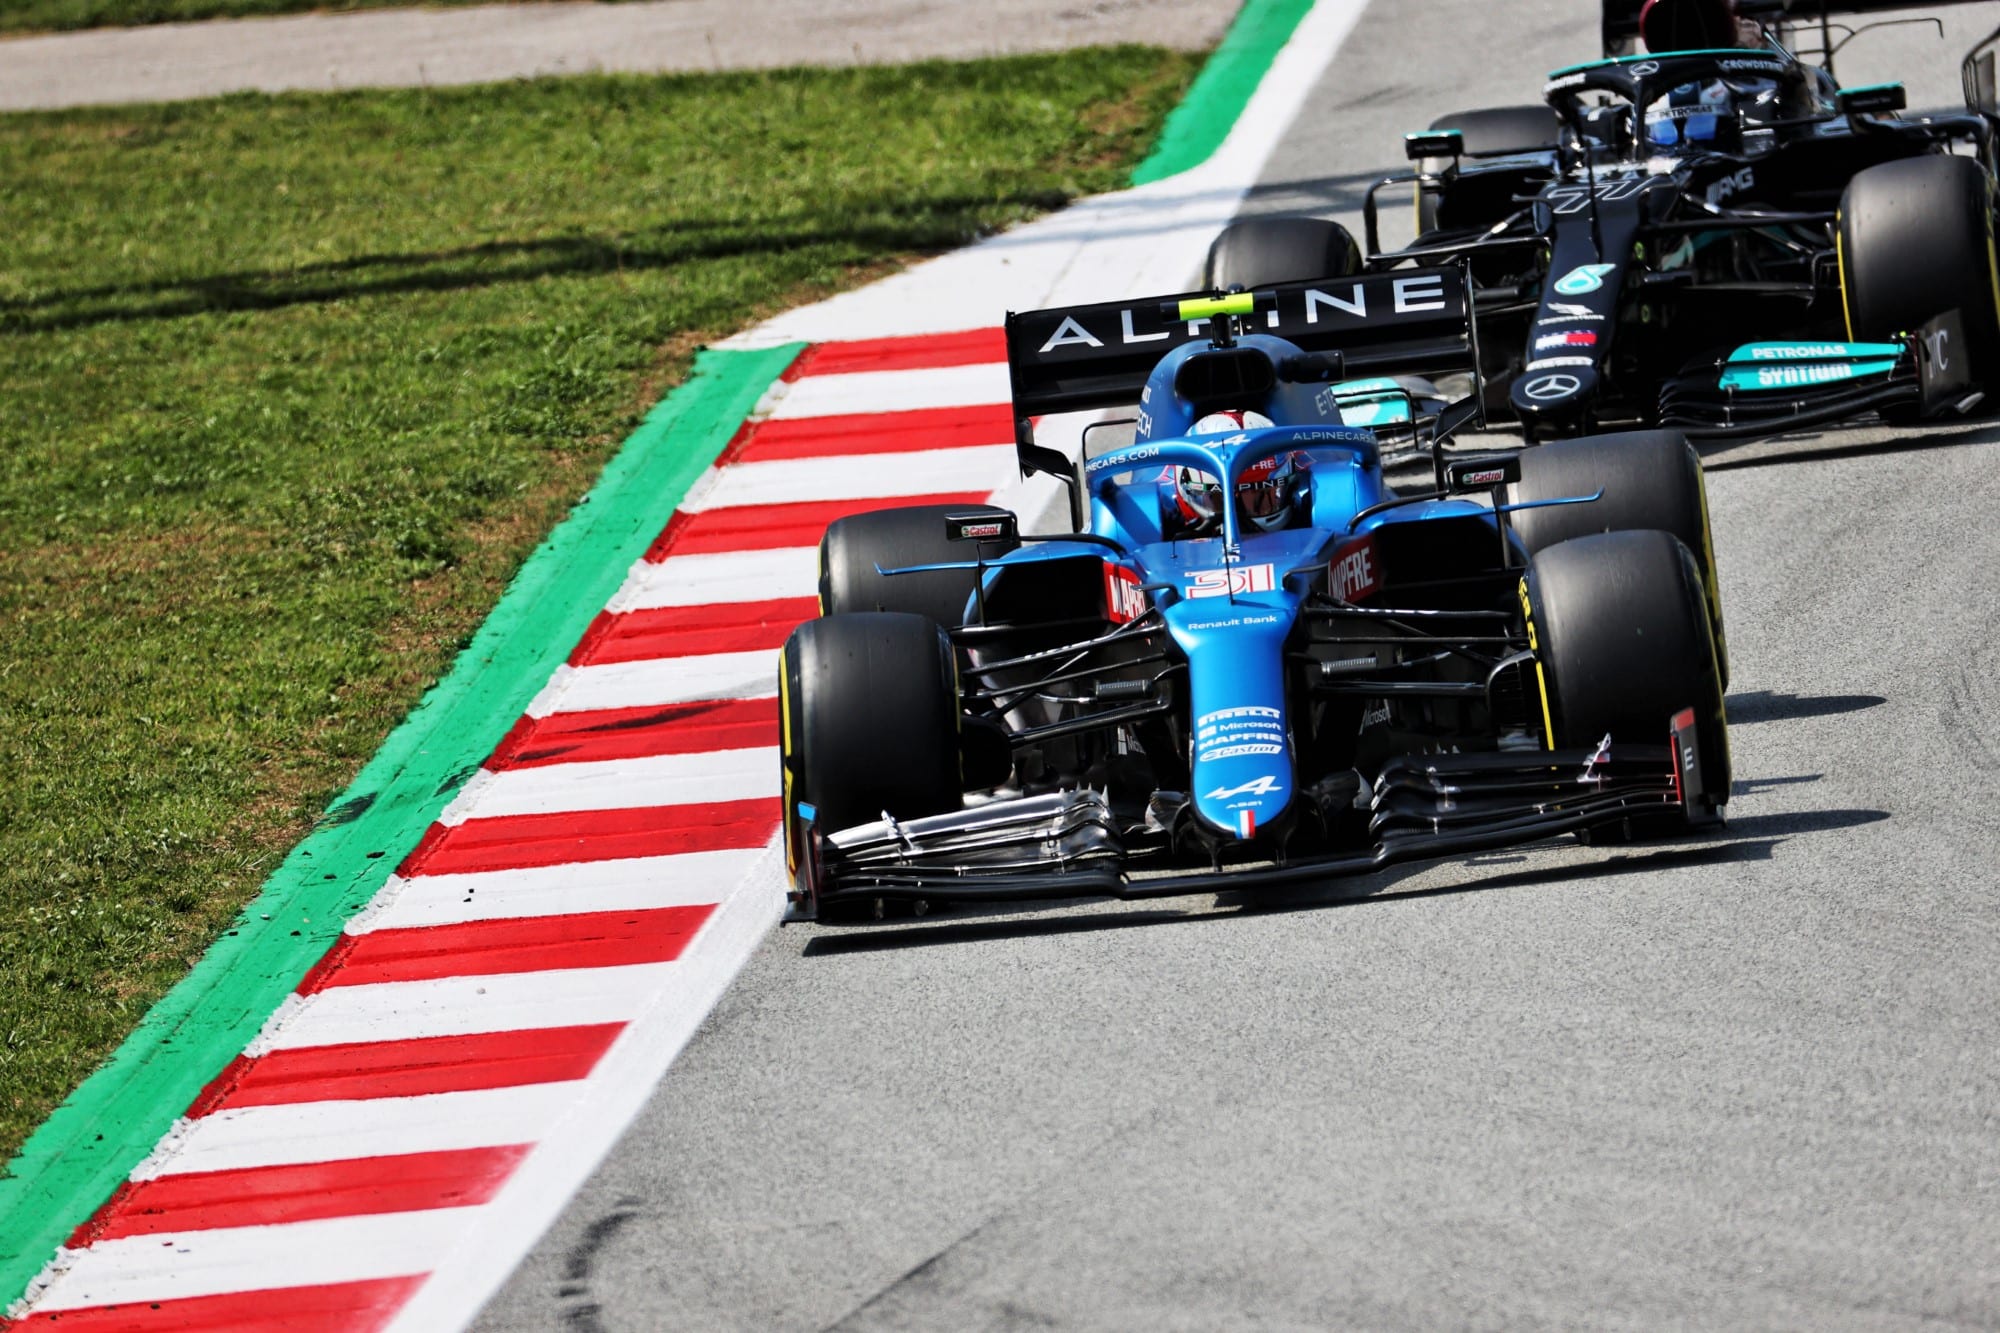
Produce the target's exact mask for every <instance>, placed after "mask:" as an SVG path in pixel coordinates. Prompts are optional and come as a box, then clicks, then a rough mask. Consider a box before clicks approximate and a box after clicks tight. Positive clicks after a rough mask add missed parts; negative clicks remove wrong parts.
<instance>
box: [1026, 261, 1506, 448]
mask: <svg viewBox="0 0 2000 1333" xmlns="http://www.w3.org/2000/svg"><path fill="white" fill-rule="evenodd" d="M1212 295H1213V293H1209V292H1192V293H1186V294H1184V295H1182V296H1169V297H1149V298H1146V299H1143V300H1136V301H1111V302H1107V303H1105V304H1102V305H1085V306H1067V307H1061V308H1057V309H1052V310H1029V311H1024V312H1020V313H1009V314H1008V316H1007V373H1008V377H1009V379H1010V381H1011V383H1012V388H1013V399H1014V420H1015V442H1016V445H1017V447H1018V449H1019V450H1020V455H1021V470H1022V471H1023V473H1030V472H1050V471H1054V472H1056V473H1057V475H1062V473H1064V472H1066V471H1067V468H1068V463H1067V460H1066V459H1064V458H1063V456H1062V455H1060V454H1055V453H1054V451H1052V450H1048V449H1045V448H1041V447H1038V446H1037V445H1036V444H1035V443H1034V438H1035V436H1034V426H1033V421H1034V418H1036V417H1038V416H1042V415H1045V414H1048V413H1052V412H1084V411H1094V410H1097V409H1101V408H1109V407H1129V406H1133V405H1136V404H1137V403H1138V401H1139V396H1140V394H1141V393H1142V392H1144V390H1145V387H1146V378H1147V376H1149V375H1150V374H1151V373H1152V371H1153V367H1154V366H1156V365H1158V364H1159V362H1160V358H1161V357H1163V356H1165V355H1166V354H1167V353H1168V352H1170V351H1172V350H1173V349H1174V348H1176V347H1179V346H1181V345H1183V344H1185V343H1190V342H1203V341H1210V340H1212V339H1213V337H1214V330H1213V329H1212V328H1211V327H1210V321H1209V320H1207V319H1194V320H1186V319H1182V318H1180V317H1179V313H1178V309H1179V305H1180V303H1181V302H1182V301H1201V300H1206V299H1207V298H1209V297H1210V296H1212ZM1256 296H1257V303H1256V304H1257V313H1256V314H1253V315H1250V316H1247V317H1244V318H1243V319H1242V322H1241V324H1240V325H1239V328H1238V331H1240V332H1243V333H1269V334H1275V335H1276V336H1278V337H1280V338H1284V339H1287V340H1289V341H1290V342H1293V343H1295V344H1297V345H1298V347H1299V348H1300V349H1301V350H1302V351H1305V352H1308V353H1320V354H1328V353H1338V354H1339V356H1340V359H1341V364H1342V365H1343V366H1344V367H1345V371H1344V373H1347V374H1359V373H1369V374H1386V373H1405V374H1411V375H1435V374H1444V373H1450V372H1453V371H1470V370H1474V369H1475V368H1476V366H1477V364H1478V359H1479V355H1478V342H1477V337H1476V334H1475V332H1474V330H1473V326H1472V283H1471V279H1470V277H1469V275H1468V274H1467V272H1466V269H1465V267H1464V266H1463V265H1451V266H1449V267H1442V268H1400V269H1395V270H1393V271H1390V272H1386V273H1367V274H1354V275H1351V276H1349V277H1343V278H1321V279H1318V280H1315V281H1311V282H1290V283H1281V284H1279V285H1277V286H1274V287H1271V288H1268V289H1262V290H1260V291H1258V292H1257V293H1256ZM1222 318H1234V317H1233V316H1223V317H1222ZM1052 454H1053V455H1054V456H1053V457H1051V455H1052Z"/></svg>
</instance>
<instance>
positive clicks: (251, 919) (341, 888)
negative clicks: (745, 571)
mask: <svg viewBox="0 0 2000 1333" xmlns="http://www.w3.org/2000/svg"><path fill="white" fill-rule="evenodd" d="M803 347H804V344H803V343H792V344H790V345H787V346H784V347H778V348H773V349H772V350H770V351H761V352H717V351H704V352H702V353H701V354H700V355H699V356H698V357H697V358H696V360H695V365H694V373H693V374H692V376H691V377H690V378H689V380H688V382H687V383H686V384H684V385H682V386H681V387H680V388H679V389H677V390H675V391H674V392H673V393H672V394H671V395H669V396H668V397H667V399H666V400H665V401H664V402H662V403H661V404H660V405H659V406H658V407H656V408H654V409H653V410H652V412H650V413H649V414H648V415H647V417H646V419H645V421H644V423H642V424H641V425H640V427H639V429H638V430H637V431H635V432H633V434H632V437H631V438H630V439H628V440H626V441H625V443H624V445H623V446H622V447H621V448H620V449H619V451H618V453H617V455H616V456H614V457H613V458H612V460H611V462H610V463H609V464H608V465H606V467H605V469H604V472H603V475H602V476H600V477H599V478H598V480H597V484H596V485H595V486H594V487H592V488H591V491H590V494H589V495H588V496H586V497H585V498H584V500H583V501H582V503H580V504H579V505H577V507H576V508H575V509H573V510H571V511H570V514H569V517H568V518H566V519H564V520H563V522H562V523H561V524H560V525H559V526H558V527H557V528H556V530H555V531H554V532H553V533H551V534H550V535H549V538H548V540H547V541H545V542H543V543H542V545H541V546H540V547H539V548H538V549H537V550H536V551H535V553H534V554H533V555H532V556H530V557H529V558H528V560H527V562H526V563H525V564H524V565H522V567H521V570H520V572H519V573H518V574H516V575H515V576H514V580H513V582H512V583H511V584H509V585H508V588H507V591H506V593H505V594H504V595H503V596H502V597H501V599H500V604H499V605H498V606H496V607H495V608H494V609H493V613H492V614H491V615H490V616H488V617H487V619H486V623H485V624H484V625H482V626H480V628H479V632H478V633H477V634H475V635H474V636H473V639H472V642H471V644H470V645H468V646H467V647H466V649H465V651H464V652H462V653H460V654H459V656H458V660H457V661H456V662H454V663H453V664H452V668H451V671H450V673H449V674H447V675H446V676H445V678H444V679H443V680H442V681H440V682H439V683H438V684H437V686H436V687H435V688H433V689H432V690H431V691H430V693H428V694H426V695H425V696H424V698H423V701H422V702H421V703H419V704H418V705H417V707H416V708H415V709H414V710H413V711H412V712H411V713H410V715H409V717H408V718H406V719H404V721H403V723H402V725H400V726H399V727H397V728H396V730H395V731H394V732H392V733H390V736H389V738H388V740H387V741H385V742H384V743H383V745H382V748H381V750H380V751H379V752H378V753H377V754H376V755H375V757H374V758H373V759H371V760H370V761H369V762H368V765H367V766H366V767H365V768H363V769H362V770H361V773H360V775H359V776H358V777H356V778H355V780H354V783H353V785H352V786H350V787H349V788H348V789H347V791H346V792H345V793H343V794H342V796H341V798H340V800H339V801H337V802H336V803H335V804H334V806H333V808H332V809H330V810H329V811H328V812H327V813H326V815H324V816H323V817H322V818H321V820H320V822H319V825H318V826H317V827H316V828H315V829H314V831H313V832H312V833H311V834H310V835H309V836H308V837H307V838H306V839H305V840H304V841H303V842H301V843H300V844H299V845H298V846H297V847H296V848H294V849H293V851H292V853H291V855H290V856H288V857H286V858H285V861H284V863H283V864H282V865H280V866H279V867H278V869H277V871H276V872H275V873H273V874H272V876H271V878H270V879H269V880H267V881H266V882H265V884H264V887H263V889H262V891H261V892H260V893H259V894H258V896H257V898H256V900H255V901H253V902H252V903H251V904H250V905H249V906H248V907H247V908H245V909H244V910H243V913H242V915H241V916H239V917H238V918H237V920H236V921H235V923H234V924H233V925H232V926H231V927H230V929H229V930H228V931H227V932H225V933H224V934H223V936H222V938H221V939H219V940H217V941H216V942H215V944H214V945H213V946H212V947H211V948H210V949H209V950H208V952H207V953H206V954H204V955H202V959H201V961H200V962H199V963H197V964H196V965H195V967H194V970H193V971H192V972H190V973H189V974H188V975H187V977H186V978H184V979H183V980H182V981H181V983H180V984H179V985H177V986H175V987H174V988H173V989H172V990H171V991H169V992H167V994H166V996H165V997H164V998H162V999H161V1000H160V1002H159V1003H158V1004H155V1005H154V1006H153V1008H152V1009H151V1010H150V1011H149V1012H148V1013H147V1015H146V1017H145V1018H144V1019H142V1020H141V1021H140V1024H139V1026H138V1028H137V1029H135V1030H134V1031H133V1033H132V1035H131V1036H130V1037H128V1038H126V1040H125V1043H124V1044H123V1045H122V1046H120V1047H119V1048H118V1050H117V1052H116V1053H115V1054H113V1055H112V1057H111V1059H110V1060H109V1061H108V1062H107V1063H106V1064H105V1065H104V1066H103V1067H102V1068H100V1069H99V1070H98V1071H97V1072H96V1073H95V1074H93V1075H91V1076H90V1078H89V1079H87V1080H85V1082H84V1084H83V1086H82V1087H80V1088H78V1089H77V1090H76V1092H75V1093H74V1094H73V1095H72V1096H71V1097H70V1098H69V1100H68V1101H66V1102H64V1103H63V1104H62V1105H61V1106H60V1107H58V1108H56V1111H55V1113H54V1114H53V1115H51V1116H50V1117H49V1118H48V1119H47V1120H46V1121H44V1122H43V1124H42V1125H41V1127H40V1128H39V1129H37V1130H36V1131H35V1133H34V1135H33V1136H32V1137H31V1138H29V1140H28V1141H27V1143H26V1144H25V1145H23V1147H22V1149H21V1152H20V1155H19V1156H18V1157H16V1158H15V1159H14V1160H13V1161H12V1162H10V1163H8V1166H7V1172H6V1174H5V1175H4V1176H0V1219H4V1226H0V1310H4V1309H5V1308H6V1306H7V1305H9V1304H11V1303H12V1302H13V1301H15V1300H16V1299H18V1298H19V1297H20V1296H21V1295H22V1293H23V1292H24V1291H25V1290H26V1288H27V1285H28V1283H29V1282H31V1281H33V1280H34V1277H35V1275H36V1274H37V1273H38V1272H40V1271H41V1268H42V1266H43V1265H44V1264H45V1263H47V1262H48V1260H49V1257H50V1256H51V1255H52V1254H54V1253H55V1250H56V1247H57V1246H59V1245H61V1244H62V1243H63V1242H64V1241H65V1240H66V1239H67V1238H68V1237H69V1235H70V1233H71V1232H73V1231H74V1230H75V1229H76V1228H77V1227H78V1226H79V1225H80V1224H81V1223H82V1222H83V1221H84V1220H85V1219H87V1218H88V1217H89V1216H90V1214H91V1213H92V1212H94V1211H95V1210H96V1209H97V1207H98V1205H100V1204H101V1203H103V1201H104V1200H105V1199H107V1198H109V1197H110V1195H111V1192H112V1191H113V1190H115V1189H116V1188H117V1187H118V1185H119V1184H120V1183H121V1182H122V1181H123V1180H124V1179H125V1178H126V1176H128V1175H130V1174H131V1172H132V1168H133V1167H135V1166H137V1165H138V1164H139V1163H140V1161H142V1160H143V1159H144V1158H145V1156H146V1155H147V1154H148V1153H149V1152H151V1151H152V1149H153V1145H154V1144H156V1143H157V1142H158V1141H159V1139H160V1136H161V1135H163V1134H165V1133H166V1131H167V1129H168V1128H169V1127H170V1126H171V1125H172V1124H173V1122H174V1120H175V1118H176V1117H177V1116H179V1114H180V1113H181V1112H182V1111H183V1110H185V1109H186V1108H187V1106H188V1105H189V1104H190V1103H191V1102H193V1101H194V1099H195V1097H196V1096H197V1095H199V1093H200V1092H201V1090H202V1089H203V1088H204V1087H205V1086H207V1084H208V1083H209V1082H210V1081H211V1080H213V1079H214V1078H215V1076H216V1075H217V1074H219V1073H220V1072H221V1071H222V1069H223V1067H224V1066H225V1065H227V1064H228V1063H229V1062H230V1060H232V1059H234V1058H235V1056H236V1055H237V1053H238V1052H240V1051H241V1050H242V1049H243V1047H244V1046H245V1045H247V1044H248V1043H249V1041H250V1039H251V1038H252V1037H254V1036H256V1034H257V1031H258V1029H259V1028H261V1027H262V1026H263V1024H264V1022H265V1020H266V1019H267V1018H269V1017H270V1015H271V1013H272V1011H273V1010H275V1009H276V1008H277V1007H278V1006H279V1005H280V1004H281V1003H283V1002H284V999H285V997H286V996H287V995H290V994H291V993H292V991H293V990H294V989H296V988H297V985H298V982H299V979H300V978H301V977H302V976H304V975H305V973H306V970H307V969H308V968H310V967H311V966H312V965H313V964H314V963H315V962H317V961H319V958H320V956H321V955H322V954H324V953H325V952H326V950H327V948H328V946H329V945H331V944H332V943H333V940H334V938H335V937H336V936H337V935H338V934H339V933H340V929H341V927H342V926H343V925H344V924H345V923H346V921H347V919H348V917H349V916H351V915H352V914H353V913H354V912H356V911H358V910H359V909H360V908H361V907H363V906H364V905H366V904H367V902H368V900H369V899H370V898H372V897H374V895H375V892H376V890H377V889H379V888H381V887H382V885H383V884H384V883H385V882H386V881H387V880H388V878H389V874H390V872H391V871H392V870H394V869H395V867H396V866H397V865H399V864H401V862H402V860H403V858H404V857H405V856H407V855H408V854H409V853H410V851H411V850H412V849H413V848H414V847H415V846H416V844H417V841H418V840H419V839H420V838H421V837H422V836H423V833H424V831H425V830H426V829H428V828H429V827H430V825H431V823H432V822H433V821H434V820H435V819H436V818H437V815H438V813H439V811H441V810H442V809H443V808H444V807H445V805H446V804H447V803H448V802H449V801H450V799H451V797H452V796H453V794H454V793H456V792H457V790H458V789H459V787H460V786H462V785H463V784H464V782H465V781H466V779H467V778H469V777H471V776H472V774H473V773H474V772H476V771H477V770H478V767H479V764H480V763H481V762H482V761H483V760H484V759H485V758H486V756H487V755H489V754H491V753H492V752H493V749H494V747H495V746H496V745H498V744H499V743H500V740H501V738H502V737H504V736H505V735H506V733H507V730H508V728H509V727H511V726H513V724H514V722H515V721H516V720H517V719H518V718H519V717H520V716H521V713H522V711H523V710H524V709H525V708H526V707H527V706H528V704H529V702H530V701H531V700H532V699H533V698H534V696H535V694H536V692H537V691H539V690H540V689H541V688H542V686H543V685H544V684H546V683H547V682H548V679H549V676H550V674H551V673H553V672H554V671H555V669H556V668H557V667H558V666H560V665H561V664H562V661H563V659H564V658H565V657H566V656H568V654H569V652H570V649H571V648H572V647H573V646H574V645H575V644H576V642H577V640H578V639H580V638H582V637H583V633H584V631H585V630H586V629H588V628H589V626H590V622H591V621H592V619H594V618H595V617H596V615H597V613H598V612H599V611H601V610H603V608H604V604H605V603H606V602H608V601H610V600H611V597H612V595H613V594H614V593H616V592H617V591H618V587H619V584H620V583H621V582H622V581H623V580H624V578H625V575H626V573H627V571H628V570H630V568H631V567H632V564H633V562H635V561H636V560H638V559H639V557H640V556H641V555H643V554H645V551H646V548H647V546H649V545H650V544H651V543H652V541H653V540H654V538H656V537H657V536H658V535H659V532H660V528H661V526H662V525H663V523H664V521H665V517H666V514H667V512H668V511H669V510H670V509H671V508H672V506H673V504H674V503H675V502H676V501H678V500H679V499H680V497H681V496H682V495H684V494H686V492H687V488H688V487H689V486H690V485H691V484H692V483H693V482H694V480H695V479H696V478H697V477H699V476H700V475H701V473H702V470H703V469H705V468H706V467H708V466H709V464H711V463H713V462H714V461H715V458H716V456H717V455H718V454H720V453H721V452H722V450H723V447H724V446H725V445H727V444H728V443H729V440H730V437H731V436H733V435H734V434H735V433H736V429H737V427H738V426H740V425H741V424H742V422H743V419H744V417H746V416H748V415H749V413H750V409H751V408H752V407H754V406H756V403H757V399H758V398H759V397H761V396H762V395H763V393H764V391H765V390H766V389H767V388H769V387H770V385H771V382H772V381H773V380H775V379H776V378H777V377H778V376H779V375H780V374H782V373H783V372H784V370H785V368H786V367H787V366H789V365H790V364H791V363H792V361H793V359H794V358H796V357H797V356H798V354H799V352H800V351H801V350H802V349H803Z"/></svg>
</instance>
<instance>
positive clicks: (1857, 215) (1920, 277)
mask: <svg viewBox="0 0 2000 1333" xmlns="http://www.w3.org/2000/svg"><path fill="white" fill-rule="evenodd" d="M1839 254H1840V290H1841V297H1842V300H1843V302H1844V304H1845V307H1846V312H1847V336H1848V338H1849V339H1850V340H1853V341H1856V342H1880V341H1887V340H1891V339H1894V338H1895V337H1897V336H1898V335H1900V334H1904V333H1914V332H1915V331H1916V330H1917V329H1918V328H1920V327H1921V326H1922V325H1924V324H1925V323H1926V322H1928V321H1930V320H1932V319H1935V318H1936V317H1937V316H1939V315H1942V314H1944V313H1945V312H1946V311H1950V310H1957V311H1959V312H1960V315H1961V317H1962V318H1963V320H1964V322H1965V336H1966V338H1967V340H1968V341H1969V342H1971V344H1972V346H1971V347H1970V349H1968V350H1969V354H1970V355H1971V357H1972V364H1973V368H1974V370H1975V371H1976V372H1977V375H1978V381H1979V383H1980V384H1981V385H1983V386H1985V387H1986V388H1987V389H1988V391H1989V392H1991V391H1993V390H1994V389H1995V388H2000V261H1996V259H1995V255H1994V242H1993V182H1992V180H1991V178H1989V177H1988V176H1987V174H1986V171H1985V169H1984V168H1982V167H1981V166H1980V165H1979V164H1978V163H1977V162H1975V161H1974V160H1972V159H1971V158H1967V157H1950V156H1944V155H1927V156H1924V157H1912V158H1904V159H1903V160H1901V161H1897V162H1884V163H1881V164H1879V165H1877V166H1872V167H1868V168H1865V169H1864V170H1861V171H1858V172H1856V173H1855V175H1854V178H1853V179H1852V180H1850V181H1849V182H1848V183H1847V189H1846V191H1845V192H1844V193H1843V194H1842V195H1841V199H1840V251H1839Z"/></svg>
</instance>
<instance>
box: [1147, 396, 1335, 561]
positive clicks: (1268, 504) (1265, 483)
mask: <svg viewBox="0 0 2000 1333" xmlns="http://www.w3.org/2000/svg"><path fill="white" fill-rule="evenodd" d="M1274 424H1276V423H1274V422H1273V421H1272V420H1271V418H1269V417H1267V416H1265V415H1264V414H1263V413H1261V412H1236V411H1231V412H1211V413H1209V414H1208V415H1207V416H1205V417H1203V418H1201V420H1199V421H1197V422H1195V423H1194V427H1193V429H1191V430H1190V431H1189V432H1188V434H1190V435H1223V434H1229V433H1233V432H1235V431H1241V430H1256V429H1257V428H1259V427H1261V426H1270V425H1274ZM1310 466H1311V465H1310V463H1309V461H1308V460H1307V459H1306V458H1305V456H1304V455H1302V454H1297V453H1293V454H1279V455H1277V456H1276V457H1273V458H1266V459H1263V460H1261V461H1259V462H1256V463H1252V464H1251V465H1250V466H1249V467H1248V468H1245V469H1244V470H1243V471H1242V472H1240V473H1238V474H1237V478H1236V512H1237V516H1238V517H1239V518H1240V519H1241V520H1243V521H1244V522H1246V523H1249V524H1252V525H1254V526H1256V527H1257V528H1259V529H1261V530H1263V531H1265V532H1276V531H1277V530H1278V529H1280V528H1282V527H1284V526H1285V525H1286V523H1288V522H1289V521H1290V519H1291V508H1292V499H1293V497H1294V496H1295V495H1296V494H1297V492H1298V489H1299V486H1300V485H1301V483H1302V482H1303V481H1304V480H1305V477H1306V474H1307V472H1308V471H1309V470H1310ZM1221 493H1222V487H1221V486H1220V484H1218V483H1217V482H1216V480H1215V478H1214V477H1212V476H1210V475H1209V474H1208V473H1206V472H1197V471H1196V470H1195V469H1193V468H1185V467H1184V468H1176V469H1175V470H1174V499H1175V503H1176V506H1177V507H1178V509H1179V510H1180V517H1181V521H1182V522H1183V523H1185V524H1187V526H1188V527H1190V528H1195V529H1199V528H1204V527H1208V526H1211V525H1213V524H1215V523H1216V522H1217V521H1219V519H1220V517H1221V513H1222V506H1221Z"/></svg>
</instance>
